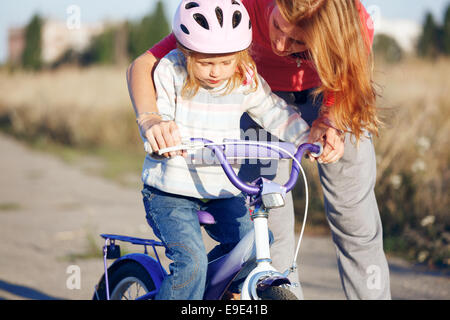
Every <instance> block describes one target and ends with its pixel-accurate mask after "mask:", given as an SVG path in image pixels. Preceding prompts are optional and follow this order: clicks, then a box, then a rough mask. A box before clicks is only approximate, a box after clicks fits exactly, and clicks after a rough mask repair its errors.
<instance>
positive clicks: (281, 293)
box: [257, 287, 298, 300]
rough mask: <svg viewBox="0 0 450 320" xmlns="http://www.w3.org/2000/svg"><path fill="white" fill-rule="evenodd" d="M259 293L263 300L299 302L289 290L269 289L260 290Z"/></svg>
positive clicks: (280, 288)
mask: <svg viewBox="0 0 450 320" xmlns="http://www.w3.org/2000/svg"><path fill="white" fill-rule="evenodd" d="M257 293H258V297H259V298H260V299H261V300H298V298H297V297H296V296H295V294H293V293H292V292H291V291H290V290H289V289H286V288H282V287H268V288H266V289H264V290H258V291H257Z"/></svg>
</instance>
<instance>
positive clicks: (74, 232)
mask: <svg viewBox="0 0 450 320" xmlns="http://www.w3.org/2000/svg"><path fill="white" fill-rule="evenodd" d="M0 150H1V157H0V299H55V298H56V299H58V298H59V299H90V298H91V296H92V292H93V288H94V285H95V284H96V282H97V281H98V279H99V277H100V275H101V274H102V271H103V265H102V261H101V259H99V258H94V259H87V258H80V257H82V256H86V255H89V253H90V252H91V251H93V250H92V248H100V247H101V246H102V241H101V239H100V238H99V237H98V234H99V233H121V234H127V235H132V236H137V237H151V236H152V233H151V231H150V228H149V227H148V226H147V224H146V221H145V218H144V211H143V208H142V204H141V197H140V192H139V186H138V185H136V187H135V188H131V187H122V186H119V185H117V184H114V183H112V182H110V181H107V180H104V179H101V178H99V177H94V176H90V175H87V174H86V173H85V172H84V171H83V170H81V169H80V168H77V167H73V166H69V165H67V164H65V163H63V162H62V161H60V160H59V159H57V158H55V157H53V156H51V155H48V154H45V153H40V152H37V151H34V150H30V149H29V148H27V147H26V146H25V145H23V144H22V143H20V142H17V141H16V140H13V139H12V138H10V137H7V136H5V135H3V134H0ZM138 179H139V177H138V176H136V181H138ZM212 245H213V244H212V243H211V242H209V241H207V246H209V247H211V246H212ZM161 255H163V253H162V252H161ZM77 257H78V258H77ZM300 258H301V261H300V266H299V267H300V278H301V280H302V281H303V287H304V294H305V298H306V299H344V298H345V297H344V295H343V292H342V289H341V285H340V280H339V276H338V272H337V267H336V259H335V252H334V247H333V244H332V242H331V240H330V238H329V237H305V238H304V242H303V244H302V249H301V255H300ZM389 262H390V267H391V281H392V285H391V286H392V295H393V298H394V299H449V298H450V278H449V277H445V276H442V275H439V274H432V273H426V272H421V271H418V270H416V269H414V268H413V267H411V266H410V265H409V264H408V263H406V262H404V261H402V260H400V259H395V258H391V259H389ZM164 263H165V264H166V265H167V261H165V262H164ZM71 265H76V266H78V267H79V268H80V269H79V270H80V272H81V288H80V289H72V290H70V289H68V286H67V280H68V278H69V276H70V274H68V273H67V271H68V270H69V271H70V269H68V268H70V266H71ZM69 284H70V283H69Z"/></svg>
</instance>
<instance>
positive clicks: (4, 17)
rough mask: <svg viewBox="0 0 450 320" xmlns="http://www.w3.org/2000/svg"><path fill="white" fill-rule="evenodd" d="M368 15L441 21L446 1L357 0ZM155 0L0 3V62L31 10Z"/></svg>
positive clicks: (148, 6) (86, 9)
mask: <svg viewBox="0 0 450 320" xmlns="http://www.w3.org/2000/svg"><path fill="white" fill-rule="evenodd" d="M361 2H362V3H363V4H364V5H365V6H366V8H370V9H369V10H368V11H369V13H371V14H375V15H378V16H379V17H382V18H383V19H389V20H396V19H404V20H412V21H414V22H417V23H422V21H423V18H424V15H425V12H427V11H430V12H432V13H433V15H434V17H435V19H436V20H437V21H439V22H440V21H442V17H443V15H444V11H445V9H446V8H447V6H448V5H449V4H450V0H432V1H430V0H361ZM156 3H157V0H128V1H125V0H95V1H94V0H15V1H1V3H0V63H1V62H4V61H5V59H6V58H7V57H6V56H7V50H8V48H7V39H8V28H10V27H18V26H23V25H25V24H27V23H28V21H29V20H30V18H31V17H32V16H33V14H35V13H39V14H40V15H41V16H43V17H49V18H53V19H57V20H62V21H65V20H66V19H67V17H68V13H67V8H68V7H70V6H71V5H77V6H78V7H79V8H80V13H81V23H83V22H86V23H93V22H99V21H102V20H104V19H109V20H124V19H126V20H135V19H139V18H141V17H142V16H143V15H145V14H146V13H148V12H150V11H152V10H153V8H154V7H155V4H156ZM163 3H164V5H165V7H166V13H167V18H168V19H171V17H172V16H173V14H174V12H175V10H176V7H177V5H178V3H179V0H163Z"/></svg>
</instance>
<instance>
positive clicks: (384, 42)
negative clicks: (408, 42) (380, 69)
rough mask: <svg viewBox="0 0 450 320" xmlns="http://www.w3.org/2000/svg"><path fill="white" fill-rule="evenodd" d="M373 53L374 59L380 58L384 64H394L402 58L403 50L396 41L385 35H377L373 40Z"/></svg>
mask: <svg viewBox="0 0 450 320" xmlns="http://www.w3.org/2000/svg"><path fill="white" fill-rule="evenodd" d="M373 52H374V54H375V57H380V58H382V59H383V60H385V61H386V62H389V63H395V62H399V61H400V60H401V59H402V58H403V50H402V48H401V47H400V45H399V44H398V43H397V41H396V40H395V39H394V38H392V37H390V36H388V35H386V34H378V35H376V36H375V38H374V40H373Z"/></svg>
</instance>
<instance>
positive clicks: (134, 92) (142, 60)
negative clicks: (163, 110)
mask: <svg viewBox="0 0 450 320" xmlns="http://www.w3.org/2000/svg"><path fill="white" fill-rule="evenodd" d="M158 61H159V59H157V58H156V57H155V56H154V55H153V54H151V53H150V52H148V51H147V52H145V53H144V54H142V55H141V56H139V57H138V58H136V60H134V61H133V62H132V63H131V64H130V66H129V67H128V70H127V83H128V92H129V94H130V99H131V102H132V104H133V109H134V112H135V114H136V117H138V116H139V115H140V114H143V113H145V112H158V108H157V107H156V93H155V86H154V83H153V73H154V71H155V68H156V66H157V64H158Z"/></svg>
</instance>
